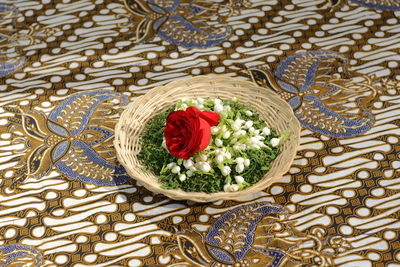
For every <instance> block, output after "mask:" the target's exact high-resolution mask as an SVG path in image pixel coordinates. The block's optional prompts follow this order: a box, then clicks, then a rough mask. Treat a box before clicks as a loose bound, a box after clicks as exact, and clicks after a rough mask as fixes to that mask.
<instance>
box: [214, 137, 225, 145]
mask: <svg viewBox="0 0 400 267" xmlns="http://www.w3.org/2000/svg"><path fill="white" fill-rule="evenodd" d="M214 142H215V145H216V146H222V145H223V142H222V140H221V139H219V138H216V139H215V141H214Z"/></svg>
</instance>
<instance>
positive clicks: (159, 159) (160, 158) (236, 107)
mask: <svg viewBox="0 0 400 267" xmlns="http://www.w3.org/2000/svg"><path fill="white" fill-rule="evenodd" d="M191 101H192V100H189V101H186V102H184V101H180V102H178V103H177V105H176V106H173V107H171V108H170V109H168V110H167V111H165V112H163V113H161V114H158V115H156V116H154V117H153V118H152V119H150V120H149V122H148V123H147V124H146V125H145V128H144V130H143V132H142V134H141V144H142V150H141V151H140V153H139V154H138V159H139V161H140V162H141V163H142V164H143V166H145V168H146V169H147V170H150V171H152V172H153V173H154V174H155V175H156V176H157V177H158V182H159V183H160V184H162V187H163V188H166V189H178V188H180V189H182V190H184V191H187V192H206V193H215V192H220V191H224V186H225V185H226V184H232V183H234V182H235V178H234V177H235V176H241V177H243V178H244V182H242V183H240V184H237V186H238V188H239V190H242V189H244V188H246V187H248V186H251V185H253V184H255V183H257V182H258V181H259V180H260V179H261V178H262V177H263V176H264V174H265V173H266V172H267V171H268V170H269V168H270V164H271V162H272V161H273V160H274V159H275V158H276V157H277V156H278V155H279V153H280V151H279V146H273V145H271V139H273V138H280V140H281V141H283V140H284V139H286V138H287V137H288V136H289V135H290V133H283V134H282V135H281V136H279V135H277V133H276V131H275V130H274V129H271V132H270V134H267V135H265V139H263V140H262V142H263V143H264V144H265V146H263V147H261V148H259V149H257V148H249V149H245V150H234V149H232V146H231V144H230V141H232V139H233V138H234V137H232V136H231V137H230V138H227V139H222V135H221V134H218V133H217V134H215V135H214V134H213V135H212V140H211V142H210V145H209V149H208V150H207V151H206V152H205V151H200V152H198V153H196V154H194V155H193V156H192V158H193V160H194V159H195V158H196V157H197V156H200V155H202V153H203V154H204V153H208V156H209V157H214V154H213V153H214V152H213V151H214V149H217V148H221V147H217V146H216V145H215V139H216V138H221V140H222V141H223V147H226V151H228V152H229V153H231V159H225V160H224V162H223V164H222V163H217V162H216V161H215V160H212V161H210V165H211V167H212V169H211V171H210V172H207V173H206V172H202V171H200V170H197V171H194V172H193V175H192V176H188V177H187V178H186V179H184V180H183V181H181V180H180V179H179V175H177V174H176V173H172V172H171V171H170V170H169V169H168V167H167V165H168V164H169V163H175V164H176V166H180V168H181V169H182V170H185V167H184V166H183V160H182V159H177V158H175V157H173V156H171V154H169V152H168V150H167V149H166V148H164V147H163V146H162V143H163V137H164V128H165V124H166V118H167V116H168V114H169V113H170V112H171V111H174V110H176V109H182V108H184V106H182V105H183V104H187V106H192V105H195V104H194V103H192V102H191ZM224 105H228V106H230V110H229V111H227V112H225V113H223V114H221V120H220V122H219V124H218V125H231V124H232V122H233V121H234V120H237V119H241V120H245V121H252V122H253V127H254V128H255V129H263V128H264V127H266V124H265V123H264V122H262V121H260V119H259V114H258V113H257V112H256V111H254V110H252V109H251V108H249V107H247V106H245V105H242V104H239V103H237V102H232V101H224ZM213 106H214V105H213V101H212V100H205V101H204V109H203V110H208V111H213ZM249 111H250V112H249ZM246 114H247V115H246ZM249 114H250V115H249ZM228 128H229V127H228ZM230 130H232V129H230ZM249 138H250V137H249V136H240V137H239V138H237V139H239V141H243V140H244V141H243V142H246V140H247V139H249ZM239 157H241V158H245V159H249V160H250V162H251V163H250V164H249V166H247V167H246V168H245V169H244V170H243V171H242V172H240V173H238V172H237V171H236V170H235V165H236V163H235V159H237V158H239ZM224 166H229V167H230V168H231V172H230V174H229V175H225V176H224V175H223V174H222V172H221V170H222V167H224Z"/></svg>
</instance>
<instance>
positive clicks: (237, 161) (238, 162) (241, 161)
mask: <svg viewBox="0 0 400 267" xmlns="http://www.w3.org/2000/svg"><path fill="white" fill-rule="evenodd" d="M235 161H236V163H237V164H240V163H244V158H242V157H238V158H236V159H235Z"/></svg>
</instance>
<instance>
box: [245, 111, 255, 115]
mask: <svg viewBox="0 0 400 267" xmlns="http://www.w3.org/2000/svg"><path fill="white" fill-rule="evenodd" d="M244 114H246V115H247V116H252V115H253V112H251V111H250V110H246V111H245V112H244Z"/></svg>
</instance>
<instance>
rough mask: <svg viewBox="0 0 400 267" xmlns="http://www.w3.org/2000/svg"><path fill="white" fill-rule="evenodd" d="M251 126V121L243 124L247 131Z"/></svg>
mask: <svg viewBox="0 0 400 267" xmlns="http://www.w3.org/2000/svg"><path fill="white" fill-rule="evenodd" d="M251 126H253V122H252V121H246V123H245V124H244V127H245V128H246V129H249V128H250V127H251Z"/></svg>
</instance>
